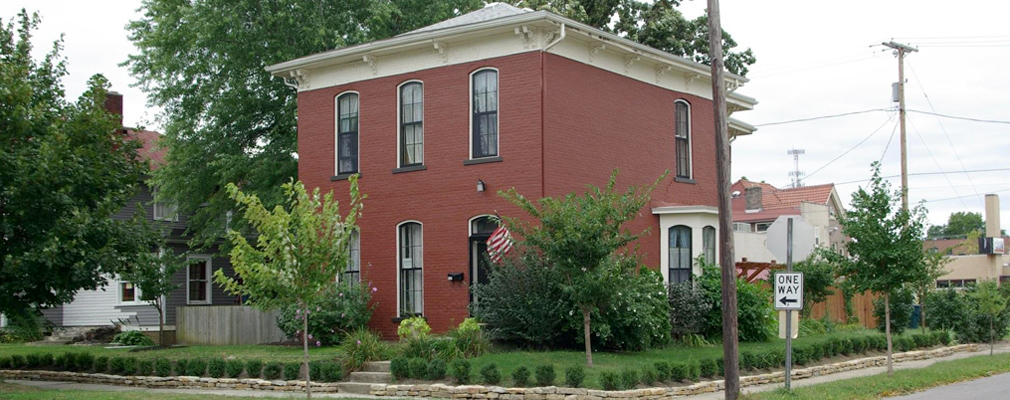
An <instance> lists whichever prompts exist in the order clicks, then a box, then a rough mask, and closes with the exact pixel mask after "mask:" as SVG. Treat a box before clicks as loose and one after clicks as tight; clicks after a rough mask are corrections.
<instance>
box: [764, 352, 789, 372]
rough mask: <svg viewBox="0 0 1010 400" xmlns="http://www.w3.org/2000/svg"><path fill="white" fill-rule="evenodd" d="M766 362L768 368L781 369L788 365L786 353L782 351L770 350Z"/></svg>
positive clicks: (766, 355)
mask: <svg viewBox="0 0 1010 400" xmlns="http://www.w3.org/2000/svg"><path fill="white" fill-rule="evenodd" d="M765 360H766V362H767V364H768V368H781V367H783V366H785V365H786V352H785V351H781V350H768V351H767V352H765Z"/></svg>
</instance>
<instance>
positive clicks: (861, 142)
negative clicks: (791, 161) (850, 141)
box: [807, 114, 894, 179]
mask: <svg viewBox="0 0 1010 400" xmlns="http://www.w3.org/2000/svg"><path fill="white" fill-rule="evenodd" d="M892 119H894V114H891V115H890V116H889V117H887V121H884V123H883V124H880V126H878V127H877V129H874V130H873V132H871V133H870V134H869V135H868V136H866V137H865V138H863V140H860V141H859V143H856V145H855V146H852V148H850V149H848V150H845V152H844V153H842V154H839V155H838V157H835V158H834V159H832V160H831V161H828V163H827V164H824V165H822V166H821V167H820V168H818V169H817V170H816V171H814V172H811V173H809V174H807V179H810V177H811V176H814V174H816V173H818V172H820V171H821V170H823V169H824V168H827V167H828V166H829V165H831V163H833V162H835V161H838V159H839V158H842V157H844V156H845V155H846V154H849V152H850V151H852V150H855V149H856V148H857V147H859V146H860V145H862V144H863V143H866V141H867V140H870V138H871V137H873V135H876V134H877V132H879V131H880V128H883V127H884V125H887V123H888V122H891V120H892Z"/></svg>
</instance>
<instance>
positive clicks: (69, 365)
mask: <svg viewBox="0 0 1010 400" xmlns="http://www.w3.org/2000/svg"><path fill="white" fill-rule="evenodd" d="M75 360H77V355H75V354H74V353H63V357H62V358H60V361H59V363H58V364H59V367H60V368H63V369H64V370H66V371H73V370H74V365H75V364H74V361H75ZM53 362H54V363H56V360H53Z"/></svg>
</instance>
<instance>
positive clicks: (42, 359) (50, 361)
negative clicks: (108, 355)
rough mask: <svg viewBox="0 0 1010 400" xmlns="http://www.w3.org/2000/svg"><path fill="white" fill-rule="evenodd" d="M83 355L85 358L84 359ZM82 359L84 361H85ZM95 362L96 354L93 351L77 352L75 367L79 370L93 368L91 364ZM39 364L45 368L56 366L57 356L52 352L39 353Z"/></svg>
mask: <svg viewBox="0 0 1010 400" xmlns="http://www.w3.org/2000/svg"><path fill="white" fill-rule="evenodd" d="M82 357H83V359H82ZM81 361H84V362H83V363H82V362H81ZM94 363H95V356H93V355H91V353H88V352H83V353H77V355H76V357H74V364H75V365H74V367H75V368H76V370H77V371H87V370H90V369H91V364H94ZM39 366H40V367H43V368H52V367H54V366H56V357H54V356H53V354H52V353H42V354H39Z"/></svg>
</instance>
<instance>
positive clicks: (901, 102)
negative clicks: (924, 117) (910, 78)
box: [881, 41, 919, 211]
mask: <svg viewBox="0 0 1010 400" xmlns="http://www.w3.org/2000/svg"><path fill="white" fill-rule="evenodd" d="M881 44H883V45H884V46H886V47H890V48H892V49H894V50H895V53H896V54H897V56H898V123H899V125H900V128H899V129H900V130H901V133H900V137H899V141H900V142H901V209H902V210H905V211H908V147H907V146H906V144H905V54H906V53H910V52H916V51H919V49H916V48H915V47H912V46H909V45H905V44H901V43H897V42H893V41H892V42H884V43H881Z"/></svg>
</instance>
